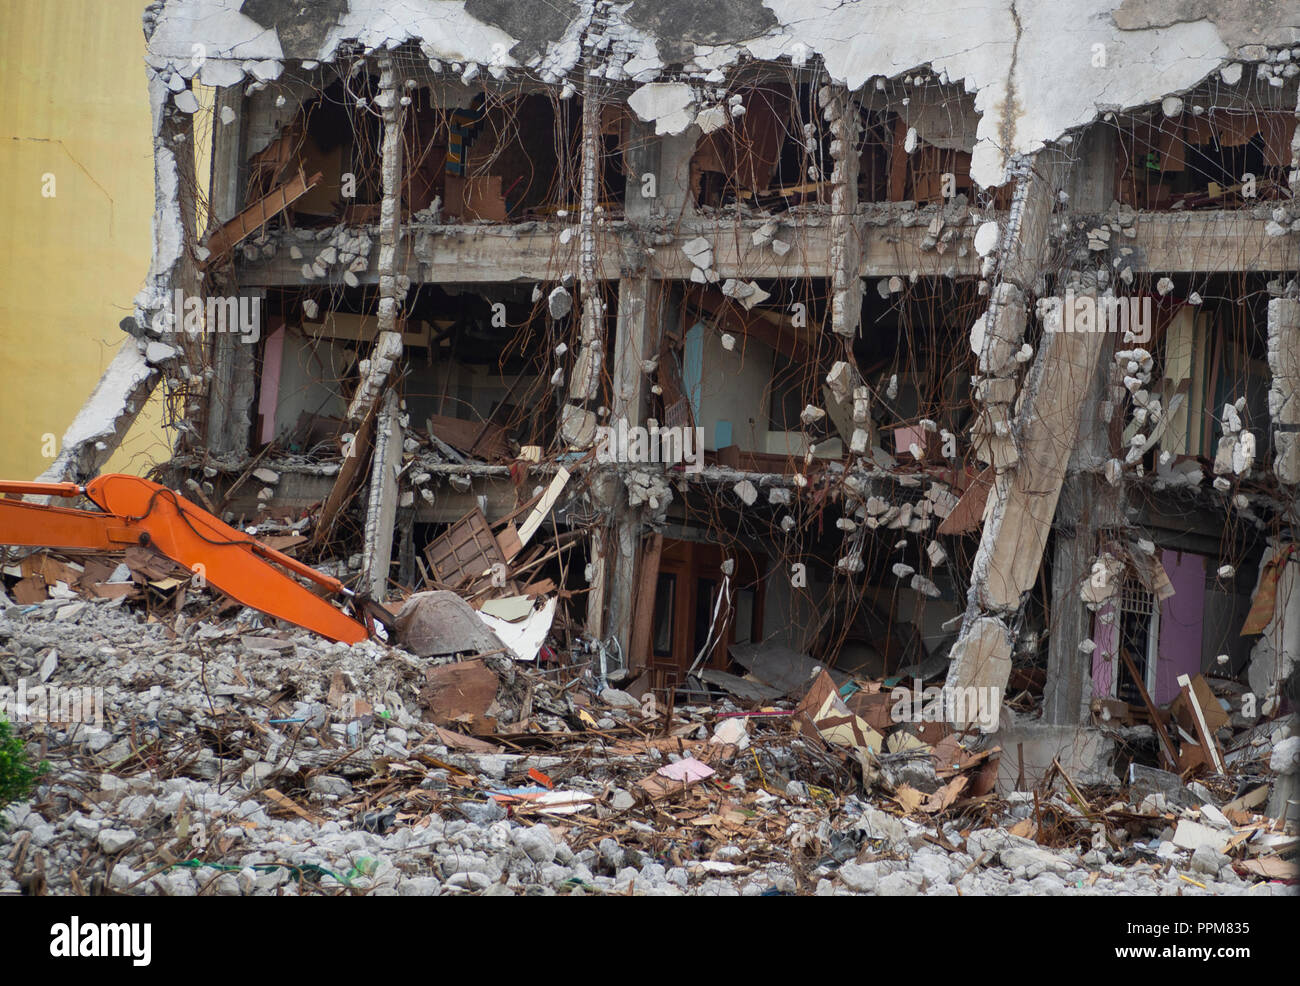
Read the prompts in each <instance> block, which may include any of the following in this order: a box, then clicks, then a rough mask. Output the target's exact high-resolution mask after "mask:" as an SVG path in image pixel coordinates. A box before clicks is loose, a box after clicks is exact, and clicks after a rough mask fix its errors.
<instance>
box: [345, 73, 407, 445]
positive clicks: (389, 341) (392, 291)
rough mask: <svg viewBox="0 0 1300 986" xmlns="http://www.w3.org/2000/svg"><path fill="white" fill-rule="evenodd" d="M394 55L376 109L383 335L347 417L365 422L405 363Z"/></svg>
mask: <svg viewBox="0 0 1300 986" xmlns="http://www.w3.org/2000/svg"><path fill="white" fill-rule="evenodd" d="M399 76H400V73H399V72H398V69H397V67H396V65H395V63H394V62H393V58H392V56H391V55H389V54H387V53H383V54H381V55H380V56H379V95H378V96H377V97H375V105H376V106H378V107H379V108H380V112H381V113H382V114H383V120H384V135H383V146H382V156H381V162H380V168H381V175H382V178H383V196H382V198H381V199H380V204H379V257H378V261H377V270H378V274H379V317H378V323H379V332H378V335H377V336H376V338H375V345H374V348H373V349H372V350H371V353H370V365H369V369H368V370H367V371H366V372H365V373H363V374H362V378H361V383H360V384H359V386H358V387H357V392H356V394H354V395H353V397H352V403H351V405H350V406H349V407H348V417H349V418H350V419H351V420H352V421H354V422H357V421H361V420H362V419H363V418H364V417H365V416H366V414H367V412H368V411H369V410H370V408H371V407H372V406H373V405H374V402H375V401H376V400H378V399H379V396H380V394H381V393H383V389H384V387H385V386H387V383H388V379H389V377H390V376H391V375H392V373H393V371H394V370H395V369H396V367H397V365H398V363H399V362H400V361H401V358H402V333H401V329H400V326H399V324H398V323H399V314H400V310H401V307H402V303H403V302H404V300H405V298H406V290H405V289H404V288H402V289H399V287H398V279H397V273H396V272H397V250H398V246H399V244H400V242H401V237H402V121H403V119H404V118H405V116H406V110H405V109H404V108H403V106H402V104H401V90H402V80H401V78H400V77H399Z"/></svg>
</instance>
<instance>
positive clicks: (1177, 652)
mask: <svg viewBox="0 0 1300 986" xmlns="http://www.w3.org/2000/svg"><path fill="white" fill-rule="evenodd" d="M1160 561H1161V563H1162V564H1163V565H1164V566H1165V574H1166V575H1168V576H1169V581H1170V582H1171V583H1172V584H1173V587H1174V594H1173V595H1172V596H1170V597H1169V598H1168V599H1166V600H1165V601H1164V602H1162V603H1161V604H1160V660H1159V661H1158V662H1157V663H1156V689H1155V694H1154V695H1152V696H1151V698H1152V699H1154V700H1155V703H1156V705H1167V704H1168V703H1170V702H1172V701H1173V700H1174V698H1175V697H1176V696H1177V695H1178V676H1179V675H1182V674H1186V675H1194V674H1198V673H1200V670H1201V621H1202V620H1203V619H1204V616H1205V612H1204V611H1205V556H1204V555H1194V554H1191V553H1190V552H1187V551H1168V550H1164V551H1162V552H1161V554H1160Z"/></svg>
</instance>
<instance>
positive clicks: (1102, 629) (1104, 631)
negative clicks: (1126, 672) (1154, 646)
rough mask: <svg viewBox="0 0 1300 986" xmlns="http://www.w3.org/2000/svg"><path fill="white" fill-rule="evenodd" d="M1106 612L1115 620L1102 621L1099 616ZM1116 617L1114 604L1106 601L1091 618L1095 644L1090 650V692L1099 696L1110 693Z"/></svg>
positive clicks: (1117, 632) (1117, 638) (1117, 637)
mask: <svg viewBox="0 0 1300 986" xmlns="http://www.w3.org/2000/svg"><path fill="white" fill-rule="evenodd" d="M1106 613H1110V614H1112V615H1114V616H1115V619H1116V622H1115V623H1109V624H1108V623H1103V622H1102V619H1101V618H1102V616H1103V615H1104V614H1106ZM1118 619H1119V617H1118V615H1117V614H1116V613H1115V604H1114V603H1106V605H1105V606H1103V607H1102V608H1101V609H1099V610H1097V612H1096V614H1095V615H1094V616H1093V620H1092V642H1093V643H1094V644H1096V645H1097V646H1096V649H1095V650H1093V652H1092V694H1093V695H1096V696H1098V697H1100V698H1105V697H1106V696H1108V695H1109V694H1110V676H1111V669H1112V668H1114V666H1115V665H1114V663H1113V659H1114V657H1115V651H1116V647H1117V643H1116V642H1117V641H1118V640H1119V623H1118Z"/></svg>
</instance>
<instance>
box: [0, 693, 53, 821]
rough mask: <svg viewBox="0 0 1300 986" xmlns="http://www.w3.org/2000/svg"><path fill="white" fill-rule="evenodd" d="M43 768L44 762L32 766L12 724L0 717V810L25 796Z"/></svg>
mask: <svg viewBox="0 0 1300 986" xmlns="http://www.w3.org/2000/svg"><path fill="white" fill-rule="evenodd" d="M44 769H45V765H44V764H40V765H39V766H32V763H31V761H30V760H29V759H28V758H27V751H26V750H25V749H23V741H22V740H20V739H19V738H18V737H17V736H15V735H14V728H13V726H11V725H9V723H8V722H6V721H5V720H4V719H0V810H3V809H4V808H5V807H6V806H7V805H9V804H10V803H11V802H14V801H20V800H21V799H23V798H25V797H27V794H28V792H29V791H31V789H32V785H33V784H35V783H36V778H37V777H39V776H40V775H41V774H42V773H43V772H44ZM3 825H4V819H3V818H0V826H3Z"/></svg>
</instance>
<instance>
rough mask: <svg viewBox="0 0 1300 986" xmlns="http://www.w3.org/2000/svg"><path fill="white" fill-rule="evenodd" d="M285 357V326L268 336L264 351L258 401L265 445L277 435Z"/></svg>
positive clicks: (261, 437)
mask: <svg viewBox="0 0 1300 986" xmlns="http://www.w3.org/2000/svg"><path fill="white" fill-rule="evenodd" d="M283 359H284V326H280V328H278V329H276V330H275V331H274V332H272V333H271V334H270V335H269V336H267V337H266V348H265V349H264V350H263V351H262V360H263V362H262V391H261V394H260V395H259V397H258V401H257V411H258V414H259V415H260V416H261V419H262V420H261V425H262V427H261V432H260V434H259V436H258V437H259V438H260V439H261V441H262V444H263V445H265V444H266V443H267V442H269V441H271V439H273V438H274V437H275V407H276V404H277V403H279V399H280V364H281V362H282V361H283Z"/></svg>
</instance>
